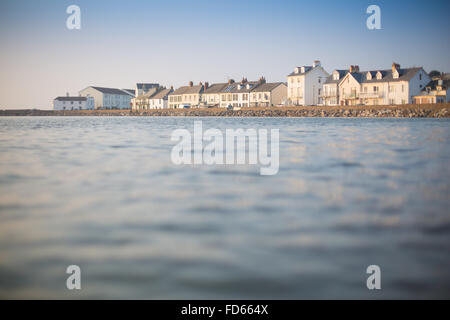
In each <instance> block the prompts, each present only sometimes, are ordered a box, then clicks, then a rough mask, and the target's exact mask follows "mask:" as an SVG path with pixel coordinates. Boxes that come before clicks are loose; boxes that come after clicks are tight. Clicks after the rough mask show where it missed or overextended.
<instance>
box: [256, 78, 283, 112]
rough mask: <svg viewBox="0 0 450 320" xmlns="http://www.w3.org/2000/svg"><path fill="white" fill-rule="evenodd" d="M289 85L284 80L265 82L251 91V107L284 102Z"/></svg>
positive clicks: (268, 105)
mask: <svg viewBox="0 0 450 320" xmlns="http://www.w3.org/2000/svg"><path fill="white" fill-rule="evenodd" d="M286 99H287V85H286V84H285V83H283V82H274V83H263V84H260V85H258V86H256V87H255V88H254V89H253V90H252V91H251V93H250V107H272V106H278V105H281V104H284V103H285V102H286Z"/></svg>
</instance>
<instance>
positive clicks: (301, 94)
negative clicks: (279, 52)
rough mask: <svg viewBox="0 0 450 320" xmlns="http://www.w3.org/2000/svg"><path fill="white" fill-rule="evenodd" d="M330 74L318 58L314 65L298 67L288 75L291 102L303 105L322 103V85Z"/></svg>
mask: <svg viewBox="0 0 450 320" xmlns="http://www.w3.org/2000/svg"><path fill="white" fill-rule="evenodd" d="M328 76H329V74H328V73H327V72H326V71H325V69H323V68H322V66H321V64H320V61H318V60H316V61H314V63H313V65H312V66H303V67H296V68H295V69H294V72H292V73H291V74H289V75H288V100H289V103H291V104H293V105H301V106H310V105H318V104H322V87H323V83H324V82H325V81H326V79H327V78H328Z"/></svg>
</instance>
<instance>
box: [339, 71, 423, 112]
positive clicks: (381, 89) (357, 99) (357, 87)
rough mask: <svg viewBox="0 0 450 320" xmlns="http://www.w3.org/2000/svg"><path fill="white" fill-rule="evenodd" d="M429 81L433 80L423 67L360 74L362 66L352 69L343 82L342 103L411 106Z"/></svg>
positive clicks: (340, 88) (341, 83) (340, 91)
mask: <svg viewBox="0 0 450 320" xmlns="http://www.w3.org/2000/svg"><path fill="white" fill-rule="evenodd" d="M429 82H430V77H429V76H428V74H427V73H426V72H425V71H424V70H423V68H421V67H418V68H404V69H401V68H400V65H399V64H397V63H393V64H392V68H391V69H388V70H372V71H362V72H360V71H359V66H352V67H351V68H350V70H349V72H348V73H347V74H346V75H345V77H344V78H343V79H342V81H341V82H339V102H340V103H339V104H340V105H343V106H344V105H345V106H347V105H395V104H409V103H412V102H413V97H414V96H416V95H419V93H420V92H421V91H422V89H423V88H425V86H426V84H427V83H429Z"/></svg>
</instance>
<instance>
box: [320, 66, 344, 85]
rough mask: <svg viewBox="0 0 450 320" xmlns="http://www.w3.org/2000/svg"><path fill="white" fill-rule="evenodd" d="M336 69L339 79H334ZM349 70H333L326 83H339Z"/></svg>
mask: <svg viewBox="0 0 450 320" xmlns="http://www.w3.org/2000/svg"><path fill="white" fill-rule="evenodd" d="M336 71H337V72H338V73H339V79H338V80H334V79H333V73H334V72H336ZM347 72H348V70H339V69H336V70H333V72H332V73H331V75H330V76H329V77H328V78H327V80H325V83H324V84H331V83H338V82H340V81H341V80H342V79H343V78H344V77H345V75H346V74H347Z"/></svg>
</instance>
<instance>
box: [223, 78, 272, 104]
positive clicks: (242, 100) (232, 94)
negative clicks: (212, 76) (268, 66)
mask: <svg viewBox="0 0 450 320" xmlns="http://www.w3.org/2000/svg"><path fill="white" fill-rule="evenodd" d="M265 82H266V79H265V78H264V77H261V78H260V79H259V81H248V80H247V78H243V79H242V80H241V82H239V83H236V82H234V80H232V79H231V80H229V81H228V84H227V85H226V86H225V87H224V88H223V89H222V91H221V93H220V107H222V108H226V107H228V106H232V107H249V106H250V92H251V91H252V90H253V89H254V88H256V87H257V86H258V85H261V84H263V83H265Z"/></svg>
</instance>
